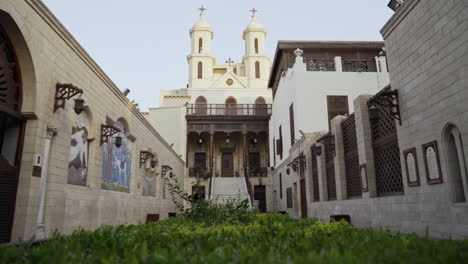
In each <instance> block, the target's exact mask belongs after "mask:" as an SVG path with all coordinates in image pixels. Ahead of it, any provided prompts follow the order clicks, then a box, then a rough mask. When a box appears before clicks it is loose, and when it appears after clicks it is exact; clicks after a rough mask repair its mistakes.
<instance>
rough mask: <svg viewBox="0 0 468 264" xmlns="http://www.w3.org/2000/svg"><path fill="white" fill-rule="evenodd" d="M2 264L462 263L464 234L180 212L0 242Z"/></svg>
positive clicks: (466, 249)
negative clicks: (41, 240)
mask: <svg viewBox="0 0 468 264" xmlns="http://www.w3.org/2000/svg"><path fill="white" fill-rule="evenodd" d="M0 262H2V263H126V264H131V263H392V264H393V263H412V264H414V263H448V264H454V263H468V240H465V241H451V240H429V239H424V238H418V237H417V236H415V235H398V234H391V233H387V232H382V231H375V230H371V229H356V228H353V227H352V226H351V225H349V224H347V223H343V222H340V223H330V224H322V223H320V222H318V221H314V220H310V219H308V220H293V219H291V218H289V217H288V216H284V215H266V214H264V215H255V216H254V217H253V218H252V220H251V221H249V222H247V223H224V224H219V223H217V224H210V225H207V224H206V223H203V222H200V221H194V220H193V219H190V218H186V217H176V218H171V219H168V220H165V221H161V222H158V223H148V224H143V225H131V226H120V227H102V228H100V229H98V230H97V231H94V232H90V231H77V232H75V233H74V234H73V235H72V236H69V237H63V236H60V235H56V236H55V239H53V240H52V241H50V242H47V243H45V244H42V245H40V246H35V247H34V246H30V245H25V246H10V247H6V246H0Z"/></svg>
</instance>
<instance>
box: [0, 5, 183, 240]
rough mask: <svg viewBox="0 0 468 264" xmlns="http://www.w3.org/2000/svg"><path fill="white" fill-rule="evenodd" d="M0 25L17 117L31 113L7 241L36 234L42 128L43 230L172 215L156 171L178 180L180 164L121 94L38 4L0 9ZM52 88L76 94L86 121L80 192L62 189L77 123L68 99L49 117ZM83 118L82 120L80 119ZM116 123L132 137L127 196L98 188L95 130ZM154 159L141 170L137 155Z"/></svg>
mask: <svg viewBox="0 0 468 264" xmlns="http://www.w3.org/2000/svg"><path fill="white" fill-rule="evenodd" d="M0 24H1V26H2V27H3V28H4V29H5V31H6V32H7V34H8V36H9V37H10V38H11V40H12V44H13V46H14V48H15V51H16V53H17V57H18V61H19V64H20V65H19V66H20V70H21V78H22V80H23V82H22V83H23V87H22V90H23V107H22V112H30V113H34V114H35V115H36V116H37V120H30V121H27V124H26V130H25V137H24V148H23V152H22V162H21V169H20V176H19V187H18V192H17V199H16V210H15V217H14V226H13V234H12V240H17V239H29V238H30V237H31V236H32V235H34V233H35V231H36V221H37V214H38V201H39V190H40V180H41V178H40V177H33V176H32V164H33V157H34V155H35V154H44V153H43V152H44V142H45V137H46V128H47V125H49V124H51V125H54V126H56V127H57V129H58V134H57V135H56V136H55V137H54V138H53V139H52V145H51V151H50V162H49V170H48V180H47V191H46V199H45V229H46V233H47V234H48V235H50V234H51V233H52V232H53V231H54V230H58V231H60V232H63V233H66V234H69V233H71V232H72V231H73V230H76V229H77V228H84V229H95V228H97V227H99V226H101V225H118V224H131V223H138V222H145V221H146V215H147V214H160V216H161V218H165V217H167V216H168V212H175V211H176V208H175V206H174V204H173V202H172V201H171V198H170V197H169V195H166V197H165V199H164V198H163V195H162V188H163V187H162V182H163V179H162V178H161V166H162V165H169V166H171V167H172V168H173V173H174V174H175V175H176V177H180V178H182V177H183V174H184V163H183V161H182V160H181V159H180V158H179V157H178V155H177V154H176V153H175V152H174V151H173V150H172V149H171V148H170V146H169V145H168V143H167V142H165V141H164V139H163V138H162V137H161V136H160V135H159V134H158V132H157V131H156V130H155V129H154V128H153V127H152V126H151V125H150V124H149V122H148V121H147V120H146V119H145V118H144V117H143V115H142V114H141V113H139V112H138V111H137V110H136V109H135V108H134V107H133V105H132V104H131V103H130V101H129V100H128V99H127V98H126V97H125V96H124V95H123V94H122V92H120V90H119V89H118V88H117V87H116V85H115V84H114V83H113V82H112V81H111V80H110V79H109V77H108V76H107V75H105V73H104V72H103V70H102V69H101V68H99V66H98V65H97V64H96V63H95V62H94V61H93V60H92V58H91V57H90V56H89V55H88V54H87V53H86V52H85V51H84V49H83V48H82V47H81V46H80V45H79V44H78V43H77V42H76V40H75V39H74V38H73V37H72V36H71V35H70V33H69V32H68V31H67V30H66V29H65V28H64V27H63V26H62V25H61V24H60V22H59V21H58V20H57V19H56V18H55V17H54V16H53V14H52V13H51V12H50V11H49V10H48V9H47V8H46V7H45V5H44V4H43V3H42V2H41V1H39V0H20V1H17V0H5V1H1V2H0ZM57 83H71V84H73V85H75V86H77V87H79V88H81V89H83V91H84V92H83V95H82V98H83V99H84V100H85V102H86V105H87V107H86V110H85V113H86V115H87V117H88V120H89V136H88V138H90V139H94V140H92V141H90V142H89V163H88V168H87V170H88V173H87V174H88V176H87V181H86V183H85V186H78V185H71V184H67V175H68V157H69V153H70V140H71V134H72V126H74V125H75V124H76V122H77V120H78V118H79V117H78V115H77V114H75V112H74V111H73V104H74V102H73V100H69V101H67V102H66V105H65V109H58V110H57V111H56V112H55V113H54V111H53V107H54V96H55V91H56V84H57ZM82 115H83V114H82ZM117 120H121V121H122V122H123V123H125V126H126V130H127V131H126V133H127V134H128V135H131V137H129V138H131V140H132V141H133V142H132V148H131V152H132V155H131V178H130V179H131V181H130V186H129V187H130V188H129V189H130V191H129V192H128V193H126V192H117V191H107V190H102V188H101V182H102V181H101V173H102V164H103V160H102V157H103V148H102V147H101V146H100V134H101V124H113V122H114V121H117ZM141 150H145V151H147V150H149V151H151V152H153V153H155V154H156V157H155V159H157V160H158V164H157V167H156V170H154V171H151V170H148V169H145V168H140V166H139V163H140V160H139V159H140V151H141ZM145 176H147V177H155V179H156V183H155V184H156V186H154V187H155V188H156V194H155V197H153V196H143V188H144V186H145V181H144V177H145Z"/></svg>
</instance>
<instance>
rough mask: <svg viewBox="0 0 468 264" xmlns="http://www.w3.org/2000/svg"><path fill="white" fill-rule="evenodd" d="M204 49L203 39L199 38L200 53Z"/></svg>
mask: <svg viewBox="0 0 468 264" xmlns="http://www.w3.org/2000/svg"><path fill="white" fill-rule="evenodd" d="M202 51H203V39H202V38H199V39H198V53H202Z"/></svg>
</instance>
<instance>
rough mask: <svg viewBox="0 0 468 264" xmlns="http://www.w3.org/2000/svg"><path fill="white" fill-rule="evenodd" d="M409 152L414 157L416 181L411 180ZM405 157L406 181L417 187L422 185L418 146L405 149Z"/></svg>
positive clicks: (410, 185) (409, 184)
mask: <svg viewBox="0 0 468 264" xmlns="http://www.w3.org/2000/svg"><path fill="white" fill-rule="evenodd" d="M408 154H413V157H414V167H415V169H416V181H414V182H411V181H410V177H409V168H408V160H407V158H406V157H407V156H408ZM403 158H404V159H405V170H406V182H407V183H408V186H409V187H415V186H419V185H421V180H420V177H419V167H418V156H417V154H416V148H410V149H407V150H405V151H403Z"/></svg>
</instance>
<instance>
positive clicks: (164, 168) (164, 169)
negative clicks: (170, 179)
mask: <svg viewBox="0 0 468 264" xmlns="http://www.w3.org/2000/svg"><path fill="white" fill-rule="evenodd" d="M171 170H172V167H171V166H169V165H162V167H161V176H166V173H167V172H168V171H171Z"/></svg>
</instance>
